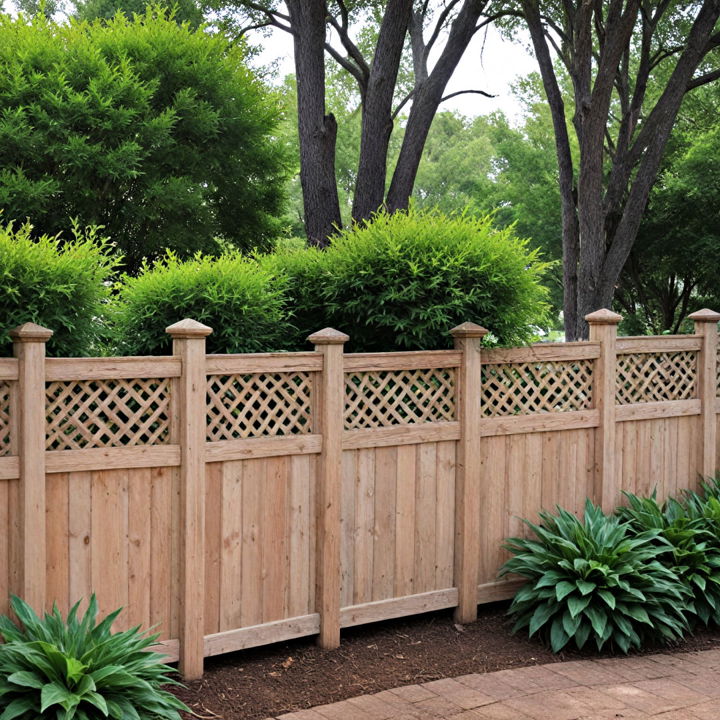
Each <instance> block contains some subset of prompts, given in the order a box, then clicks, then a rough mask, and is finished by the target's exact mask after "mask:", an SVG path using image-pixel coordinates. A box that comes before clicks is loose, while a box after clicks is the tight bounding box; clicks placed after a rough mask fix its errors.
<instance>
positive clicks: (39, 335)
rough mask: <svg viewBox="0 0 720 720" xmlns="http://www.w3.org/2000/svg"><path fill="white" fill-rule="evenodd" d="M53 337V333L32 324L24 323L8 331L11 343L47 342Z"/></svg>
mask: <svg viewBox="0 0 720 720" xmlns="http://www.w3.org/2000/svg"><path fill="white" fill-rule="evenodd" d="M52 336H53V331H52V330H48V329H47V328H44V327H42V326H41V325H37V324H36V323H34V322H26V323H23V324H22V325H20V326H19V327H16V328H14V329H13V330H11V331H10V337H11V338H12V339H13V342H21V343H24V342H47V341H48V340H49V339H50V338H51V337H52Z"/></svg>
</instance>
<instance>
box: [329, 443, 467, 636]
mask: <svg viewBox="0 0 720 720" xmlns="http://www.w3.org/2000/svg"><path fill="white" fill-rule="evenodd" d="M342 497H343V506H342V512H341V525H342V534H341V546H340V547H341V558H342V568H343V573H342V589H341V605H342V607H343V608H349V607H353V606H358V605H364V604H368V603H373V602H380V601H384V600H391V599H393V598H403V597H406V596H410V595H418V594H423V593H429V592H434V591H439V590H444V589H447V588H451V587H452V586H453V539H454V533H455V525H454V506H455V443H454V442H452V441H445V442H437V443H435V442H433V443H418V444H413V445H400V446H390V447H379V448H365V449H359V450H346V451H345V452H344V457H343V484H342ZM390 612H391V613H392V610H390ZM390 616H392V615H390ZM353 624H355V623H354V622H353Z"/></svg>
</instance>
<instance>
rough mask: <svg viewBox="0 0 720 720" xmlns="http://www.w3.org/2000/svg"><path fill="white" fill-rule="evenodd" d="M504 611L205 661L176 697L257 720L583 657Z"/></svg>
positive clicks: (696, 639) (707, 643) (700, 637)
mask: <svg viewBox="0 0 720 720" xmlns="http://www.w3.org/2000/svg"><path fill="white" fill-rule="evenodd" d="M506 608H507V604H506V603H496V604H493V605H485V606H481V607H480V613H479V617H478V620H477V622H474V623H471V624H469V625H464V626H459V625H456V624H455V623H454V622H453V619H452V612H450V611H448V612H438V613H431V614H428V615H422V616H416V617H413V618H406V619H402V620H394V621H388V622H384V623H376V624H373V625H367V626H364V627H359V628H353V629H349V630H345V631H343V635H342V645H341V646H340V647H339V648H338V649H337V650H331V651H324V650H320V649H319V648H318V647H316V645H315V644H314V641H313V639H312V638H307V639H303V640H295V641H292V642H287V643H278V644H276V645H271V646H266V647H263V648H256V649H252V650H244V651H241V652H236V653H231V654H228V655H223V656H221V657H217V658H210V659H208V660H207V661H206V664H205V668H206V672H205V676H204V677H203V679H202V680H198V681H196V682H192V683H189V685H188V687H187V688H184V689H178V690H177V691H176V694H177V695H178V696H179V697H180V698H181V699H182V700H183V701H184V702H185V703H186V704H187V705H188V706H189V707H190V708H191V709H192V710H193V712H195V713H196V714H197V716H199V717H200V718H210V719H212V720H215V718H223V720H241V719H242V720H258V719H261V718H267V717H269V716H273V715H280V714H282V713H286V712H291V711H293V710H300V709H304V708H309V707H313V706H315V705H322V704H325V703H330V702H336V701H339V700H344V699H346V698H350V697H354V696H356V695H363V694H367V693H375V692H380V691H381V690H388V689H390V688H394V687H399V686H402V685H409V684H412V683H423V682H429V681H431V680H437V679H439V678H445V677H457V676H459V675H467V674H469V673H484V672H493V671H495V670H504V669H507V668H514V667H522V666H524V665H537V664H544V663H551V662H558V661H561V660H568V659H571V658H573V659H575V658H578V657H580V655H579V654H578V653H563V654H561V655H560V656H557V655H553V654H552V653H550V652H549V651H548V650H547V649H545V648H544V647H543V646H542V645H541V644H540V643H538V642H536V641H532V640H528V639H527V638H526V637H523V636H519V635H518V636H513V635H511V634H510V628H511V623H510V622H509V621H508V619H507V618H506V616H505V610H506ZM718 646H720V632H718V631H714V632H711V631H699V632H698V633H696V635H695V636H692V637H690V638H688V639H687V640H686V641H685V642H683V643H682V644H681V645H678V646H677V648H675V649H676V650H681V651H683V652H685V651H688V650H706V649H709V648H713V647H718ZM651 651H653V652H657V651H658V650H657V648H654V649H652V650H648V652H651ZM585 657H587V655H585ZM189 717H191V716H189V715H188V718H189Z"/></svg>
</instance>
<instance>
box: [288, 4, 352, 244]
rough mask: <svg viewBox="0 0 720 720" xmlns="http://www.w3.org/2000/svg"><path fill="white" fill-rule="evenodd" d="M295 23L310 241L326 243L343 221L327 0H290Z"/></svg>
mask: <svg viewBox="0 0 720 720" xmlns="http://www.w3.org/2000/svg"><path fill="white" fill-rule="evenodd" d="M287 8H288V12H289V14H290V22H291V25H292V28H293V41H294V48H295V74H296V78H297V96H298V133H299V139H300V183H301V185H302V192H303V206H304V212H305V232H306V234H307V238H308V243H309V244H310V245H317V246H320V247H324V246H326V245H327V244H328V238H329V236H330V235H331V234H332V233H333V232H334V230H335V228H339V227H340V225H341V217H340V201H339V199H338V192H337V183H336V180H335V140H336V137H337V122H336V121H335V117H334V116H333V115H326V114H325V49H324V44H325V16H326V4H325V1H324V0H287Z"/></svg>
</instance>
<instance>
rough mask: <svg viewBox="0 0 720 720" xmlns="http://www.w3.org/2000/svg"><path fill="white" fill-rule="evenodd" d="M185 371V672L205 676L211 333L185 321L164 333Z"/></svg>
mask: <svg viewBox="0 0 720 720" xmlns="http://www.w3.org/2000/svg"><path fill="white" fill-rule="evenodd" d="M165 332H167V333H168V334H169V335H170V336H171V337H172V339H173V354H174V355H177V356H178V357H180V359H181V362H182V370H181V375H180V377H179V378H176V379H175V381H174V383H173V391H174V392H173V393H172V395H173V396H174V397H173V400H172V403H173V404H172V407H173V418H172V425H173V430H174V435H175V437H174V438H173V440H174V441H175V442H177V443H178V444H179V445H180V520H179V522H180V663H179V666H180V667H179V669H180V674H181V675H182V677H183V679H184V680H197V679H198V678H200V677H202V674H203V660H204V656H205V652H204V642H205V634H204V603H205V592H204V590H205V588H204V579H205V413H206V409H205V405H206V401H205V393H206V389H205V386H206V382H207V380H206V373H205V338H206V337H207V336H208V335H209V334H210V333H211V332H212V329H211V328H209V327H207V325H203V324H201V323H199V322H196V321H195V320H181V321H180V322H177V323H175V324H174V325H170V327H168V328H166V329H165Z"/></svg>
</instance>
